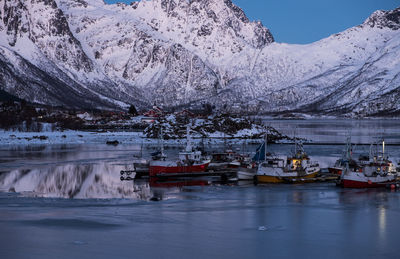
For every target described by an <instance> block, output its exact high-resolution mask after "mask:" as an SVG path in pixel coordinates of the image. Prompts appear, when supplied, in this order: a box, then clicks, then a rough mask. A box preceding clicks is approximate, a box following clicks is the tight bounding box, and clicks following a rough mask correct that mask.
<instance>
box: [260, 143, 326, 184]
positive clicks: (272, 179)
mask: <svg viewBox="0 0 400 259" xmlns="http://www.w3.org/2000/svg"><path fill="white" fill-rule="evenodd" d="M265 145H266V144H265ZM265 149H266V148H265ZM319 173H320V168H319V165H318V163H315V162H311V160H310V158H309V157H308V155H307V154H306V152H305V151H304V149H303V146H302V145H301V144H300V143H298V142H297V141H296V142H295V153H294V155H293V156H290V157H287V158H286V159H284V158H279V157H268V156H267V155H266V153H265V161H264V162H262V163H260V164H259V166H258V170H257V175H256V181H257V182H258V183H293V182H304V181H305V180H307V179H310V178H314V177H316V176H317V175H318V174H319Z"/></svg>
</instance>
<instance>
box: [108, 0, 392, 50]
mask: <svg viewBox="0 0 400 259" xmlns="http://www.w3.org/2000/svg"><path fill="white" fill-rule="evenodd" d="M105 2H106V3H116V2H125V3H130V2H133V1H132V0H105ZM232 2H233V3H235V4H236V5H237V6H239V7H241V8H242V9H243V10H244V11H245V13H246V15H247V16H248V17H249V19H250V20H257V21H261V22H262V23H263V24H264V26H266V27H267V28H269V29H270V30H271V32H272V34H273V36H274V38H275V40H276V41H277V42H286V43H298V44H304V43H311V42H314V41H317V40H320V39H322V38H325V37H328V36H329V35H332V34H334V33H338V32H341V31H343V30H345V29H348V28H350V27H353V26H356V25H358V24H361V23H362V22H363V21H364V20H365V19H366V18H367V17H368V16H370V14H371V13H373V12H374V11H376V10H390V9H394V8H396V7H399V6H400V1H399V0H232Z"/></svg>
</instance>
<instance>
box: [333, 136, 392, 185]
mask: <svg viewBox="0 0 400 259" xmlns="http://www.w3.org/2000/svg"><path fill="white" fill-rule="evenodd" d="M365 161H366V160H365ZM397 174H398V170H397V168H396V167H395V165H394V164H393V163H392V161H390V160H389V157H388V156H387V155H386V154H385V142H384V141H382V153H380V154H379V153H378V152H377V153H376V155H374V156H372V158H370V160H369V162H368V163H367V162H364V163H362V164H360V167H359V169H358V170H352V169H350V168H349V167H348V166H347V167H346V169H345V170H344V171H343V173H342V175H341V178H340V180H339V185H341V186H343V187H345V188H377V187H386V185H388V184H394V183H395V182H396V180H397Z"/></svg>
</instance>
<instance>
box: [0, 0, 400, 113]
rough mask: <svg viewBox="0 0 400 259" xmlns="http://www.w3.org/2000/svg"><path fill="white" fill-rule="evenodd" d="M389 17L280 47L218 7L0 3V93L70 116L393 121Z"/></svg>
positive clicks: (398, 35) (182, 0) (66, 0)
mask: <svg viewBox="0 0 400 259" xmlns="http://www.w3.org/2000/svg"><path fill="white" fill-rule="evenodd" d="M399 17H400V8H397V9H395V10H392V11H376V12H375V13H373V14H372V15H371V16H370V17H369V18H368V19H367V20H366V21H365V22H364V23H363V24H361V25H359V26H356V27H353V28H350V29H348V30H346V31H344V32H341V33H339V34H335V35H332V36H330V37H328V38H326V39H322V40H320V41H318V42H315V43H312V44H307V45H289V44H283V43H275V42H274V39H273V36H272V35H271V33H270V32H269V30H268V29H267V28H265V27H264V26H263V25H262V24H261V23H260V22H250V21H249V20H248V18H247V17H246V15H245V14H244V12H243V11H242V10H241V9H240V8H239V7H237V6H235V5H234V4H233V3H232V2H231V1H230V0H191V1H187V0H142V1H139V2H133V3H132V4H131V5H126V4H113V5H107V4H105V3H104V2H103V1H102V0H9V1H5V0H0V63H1V66H0V75H1V76H0V82H1V84H0V86H1V89H2V90H5V91H7V92H9V93H12V94H14V95H17V96H18V97H21V98H24V99H26V100H29V101H34V102H38V103H47V104H52V105H65V106H70V107H98V108H113V107H122V108H124V107H127V105H129V104H135V106H137V107H139V108H144V107H146V106H151V105H153V104H154V102H156V103H157V104H158V105H162V106H169V107H175V106H182V105H188V104H193V103H212V104H214V105H216V106H217V107H218V108H220V109H223V110H227V111H230V110H232V111H235V112H238V111H239V112H251V113H261V114H262V113H269V112H280V111H292V112H305V113H324V114H349V115H352V116H367V115H374V114H384V113H386V114H388V113H396V112H398V111H399V109H400V103H399V101H398V100H399V98H398V95H399V89H400V88H399V86H400V83H399V78H400V77H399V76H398V75H399V73H400V64H399V59H398V57H399V54H400V53H399V48H400V30H399V28H400V18H399Z"/></svg>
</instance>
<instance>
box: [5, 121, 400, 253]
mask: <svg viewBox="0 0 400 259" xmlns="http://www.w3.org/2000/svg"><path fill="white" fill-rule="evenodd" d="M307 121H308V124H307V123H306V122H307ZM371 121H372V120H365V121H347V120H343V121H342V120H339V121H338V123H337V125H338V127H334V125H336V124H335V123H334V122H333V121H331V120H327V121H326V122H325V123H324V121H322V120H311V121H310V120H302V121H277V120H271V121H270V122H268V123H269V124H270V125H271V126H274V127H276V128H278V129H279V130H281V131H283V132H284V133H286V134H289V135H291V134H290V132H291V130H293V128H296V127H297V132H298V135H299V136H300V137H306V138H308V139H311V140H313V141H314V142H315V143H316V144H313V145H305V149H306V151H307V152H308V153H309V155H310V156H311V157H312V159H313V160H318V161H319V162H320V164H321V166H322V167H327V166H329V165H330V164H332V163H333V162H334V161H335V160H336V159H337V158H338V157H339V156H340V155H341V153H342V151H343V148H344V147H343V142H344V139H345V137H346V134H347V132H348V131H349V128H350V129H351V132H352V135H353V141H354V142H357V143H359V144H358V145H357V146H356V147H355V153H356V154H359V153H364V152H368V150H369V145H362V143H365V144H366V143H369V142H370V140H373V139H374V137H376V136H377V135H379V134H380V132H379V131H381V129H384V133H385V139H386V140H387V143H388V144H392V145H388V146H387V152H388V153H389V154H390V157H391V158H392V160H393V161H395V162H398V161H399V158H400V146H398V145H396V144H397V143H399V142H400V137H399V136H398V135H399V132H400V125H399V124H398V122H399V121H397V120H380V122H379V123H375V129H374V126H373V125H374V124H370V123H371ZM343 125H348V126H343ZM366 125H371V127H370V128H368V127H367V126H366ZM382 125H383V126H382ZM285 130H286V132H285ZM374 131H375V134H374ZM357 140H359V142H358V141H357ZM318 142H319V143H321V142H329V143H330V144H329V145H325V144H318ZM207 148H208V149H209V150H215V149H221V148H223V147H222V146H209V147H207ZM234 148H235V149H239V150H244V151H251V150H254V149H255V148H256V145H255V144H253V145H245V146H243V145H236V146H235V147H234ZM291 149H292V146H291V145H269V150H270V151H271V152H273V153H276V154H281V155H284V154H287V153H288V152H290V150H291ZM150 151H153V148H152V147H150V146H145V147H144V148H143V149H142V150H141V146H140V145H123V144H122V145H118V146H116V147H114V146H107V145H103V144H91V145H82V144H62V145H29V146H28V145H17V146H10V145H0V233H1V234H0V251H1V252H0V254H1V258H94V257H96V258H119V257H122V258H127V257H132V258H146V257H148V258H187V257H191V258H221V257H224V258H266V257H272V258H275V257H298V256H300V257H306V258H321V256H324V257H328V258H343V257H344V258H350V257H357V258H383V257H385V258H398V257H399V253H400V249H399V248H398V245H397V243H398V240H399V237H400V224H398V218H399V216H400V192H391V191H388V190H386V189H384V190H348V189H341V188H338V187H336V186H335V184H334V183H319V184H304V185H259V186H254V185H252V183H243V184H240V185H219V184H212V185H209V186H183V187H175V188H153V187H152V186H150V185H149V183H148V182H147V181H146V180H140V181H136V182H131V181H129V182H128V181H124V182H121V181H120V179H119V177H120V175H119V171H120V170H124V169H130V168H131V167H132V165H131V163H132V159H133V156H134V155H135V156H139V155H140V154H143V155H144V156H148V153H149V152H150ZM178 151H179V148H177V147H169V148H168V149H167V153H168V154H169V155H170V156H173V155H175V154H176V153H177V152H178ZM14 191H15V192H14ZM154 196H157V197H162V200H161V201H158V202H155V201H151V198H152V197H154Z"/></svg>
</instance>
